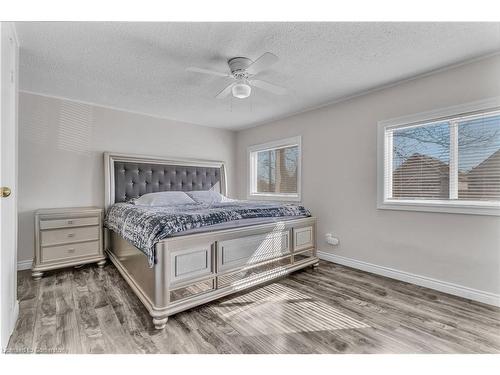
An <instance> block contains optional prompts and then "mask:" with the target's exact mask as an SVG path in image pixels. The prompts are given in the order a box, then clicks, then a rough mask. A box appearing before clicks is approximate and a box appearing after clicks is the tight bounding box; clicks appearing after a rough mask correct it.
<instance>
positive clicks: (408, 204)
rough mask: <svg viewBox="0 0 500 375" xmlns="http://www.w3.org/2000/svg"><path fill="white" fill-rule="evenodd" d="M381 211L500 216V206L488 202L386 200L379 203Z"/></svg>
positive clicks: (378, 206)
mask: <svg viewBox="0 0 500 375" xmlns="http://www.w3.org/2000/svg"><path fill="white" fill-rule="evenodd" d="M377 208H378V209H380V210H401V211H421V212H441V213H450V214H469V215H488V216H500V204H493V205H492V204H491V203H487V202H484V203H483V202H460V203H458V202H447V201H418V202H416V201H412V200H407V201H403V200H399V201H392V200H386V201H384V202H379V203H378V204H377Z"/></svg>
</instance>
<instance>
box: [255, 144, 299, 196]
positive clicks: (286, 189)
mask: <svg viewBox="0 0 500 375" xmlns="http://www.w3.org/2000/svg"><path fill="white" fill-rule="evenodd" d="M248 159H249V162H250V168H249V170H250V177H249V181H250V186H249V194H248V195H249V198H258V199H274V200H276V199H279V200H290V201H298V200H300V159H301V138H300V137H294V138H288V139H283V140H280V141H275V142H269V143H266V144H262V145H257V146H251V147H249V149H248Z"/></svg>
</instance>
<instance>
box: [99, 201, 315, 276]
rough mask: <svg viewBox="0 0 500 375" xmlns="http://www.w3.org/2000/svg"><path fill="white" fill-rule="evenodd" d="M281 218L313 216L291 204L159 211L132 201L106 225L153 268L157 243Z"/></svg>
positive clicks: (117, 208)
mask: <svg viewBox="0 0 500 375" xmlns="http://www.w3.org/2000/svg"><path fill="white" fill-rule="evenodd" d="M281 216H283V217H284V216H297V217H301V216H311V214H310V212H309V211H308V210H307V209H306V208H304V207H303V206H301V205H297V204H290V203H276V202H250V201H232V202H226V203H211V204H201V203H196V204H185V205H179V206H165V207H158V206H139V205H134V204H133V201H132V202H131V203H115V204H114V205H112V206H111V207H110V208H109V210H108V212H107V214H106V218H105V220H104V225H105V226H106V227H107V228H109V229H111V230H113V231H115V232H116V233H118V234H120V235H121V236H122V237H123V238H124V239H126V240H127V241H129V242H130V243H132V244H133V245H134V246H135V247H137V248H138V249H140V250H141V251H142V252H144V254H145V255H146V256H147V257H148V261H149V266H150V267H152V266H153V264H154V262H155V254H154V247H155V245H156V243H157V242H158V241H160V240H162V239H164V238H166V237H168V236H171V235H172V234H175V233H179V232H182V231H186V230H189V229H195V228H201V227H206V226H209V225H214V224H220V223H225V222H228V221H233V220H241V219H252V218H258V217H281Z"/></svg>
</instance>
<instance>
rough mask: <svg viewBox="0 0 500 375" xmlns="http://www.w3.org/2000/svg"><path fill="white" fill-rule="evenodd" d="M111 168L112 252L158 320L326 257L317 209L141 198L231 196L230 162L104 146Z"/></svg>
mask: <svg viewBox="0 0 500 375" xmlns="http://www.w3.org/2000/svg"><path fill="white" fill-rule="evenodd" d="M104 170H105V207H106V212H107V214H106V219H105V248H106V252H107V254H108V256H109V258H110V260H111V262H112V263H113V264H114V265H115V266H116V268H117V269H118V271H119V272H120V273H121V275H122V276H123V278H124V279H125V280H126V281H127V283H128V284H129V285H130V287H131V288H132V290H133V291H134V293H135V294H136V295H137V296H138V298H139V299H140V300H141V302H142V303H143V304H144V306H145V307H146V308H147V310H148V312H149V314H150V315H151V317H152V319H153V324H154V326H155V328H156V329H163V328H164V327H165V325H166V323H167V321H168V317H169V316H170V315H173V314H175V313H178V312H180V311H184V310H187V309H189V308H192V307H195V306H198V305H201V304H203V303H206V302H209V301H212V300H214V299H217V298H220V297H222V296H225V295H228V294H231V293H234V292H237V291H241V290H244V289H247V288H250V287H254V286H256V285H259V284H262V283H266V282H268V281H270V280H273V279H275V278H279V277H282V276H284V275H287V274H289V273H290V272H293V271H296V270H299V269H302V268H304V267H308V266H313V267H316V266H317V265H318V258H317V254H316V219H315V218H314V217H312V216H310V214H309V213H308V211H307V210H305V209H304V208H303V207H302V206H300V205H292V204H276V203H271V202H267V203H256V202H250V201H233V200H229V201H228V202H219V203H215V204H212V203H210V204H208V203H207V204H205V203H199V202H197V203H196V205H194V204H193V205H189V204H188V205H185V206H182V207H181V208H177V207H176V208H175V209H174V208H165V207H147V208H144V207H140V206H139V207H135V206H134V203H133V202H134V200H135V199H137V198H140V197H141V196H143V195H145V194H148V193H155V192H163V191H182V192H187V193H188V194H193V193H194V192H217V193H220V194H222V195H223V196H225V195H226V171H225V165H224V163H223V162H217V161H206V160H186V159H183V160H175V159H166V158H160V157H149V156H141V155H129V154H117V153H105V154H104ZM213 218H217V219H216V220H215V219H214V220H212V219H213ZM171 222H175V223H171ZM152 228H153V229H152Z"/></svg>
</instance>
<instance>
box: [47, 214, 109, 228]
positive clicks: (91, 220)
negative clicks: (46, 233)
mask: <svg viewBox="0 0 500 375" xmlns="http://www.w3.org/2000/svg"><path fill="white" fill-rule="evenodd" d="M85 225H99V218H98V217H97V216H94V217H77V218H74V219H72V218H68V219H49V220H40V229H55V228H68V227H81V226H85Z"/></svg>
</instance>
